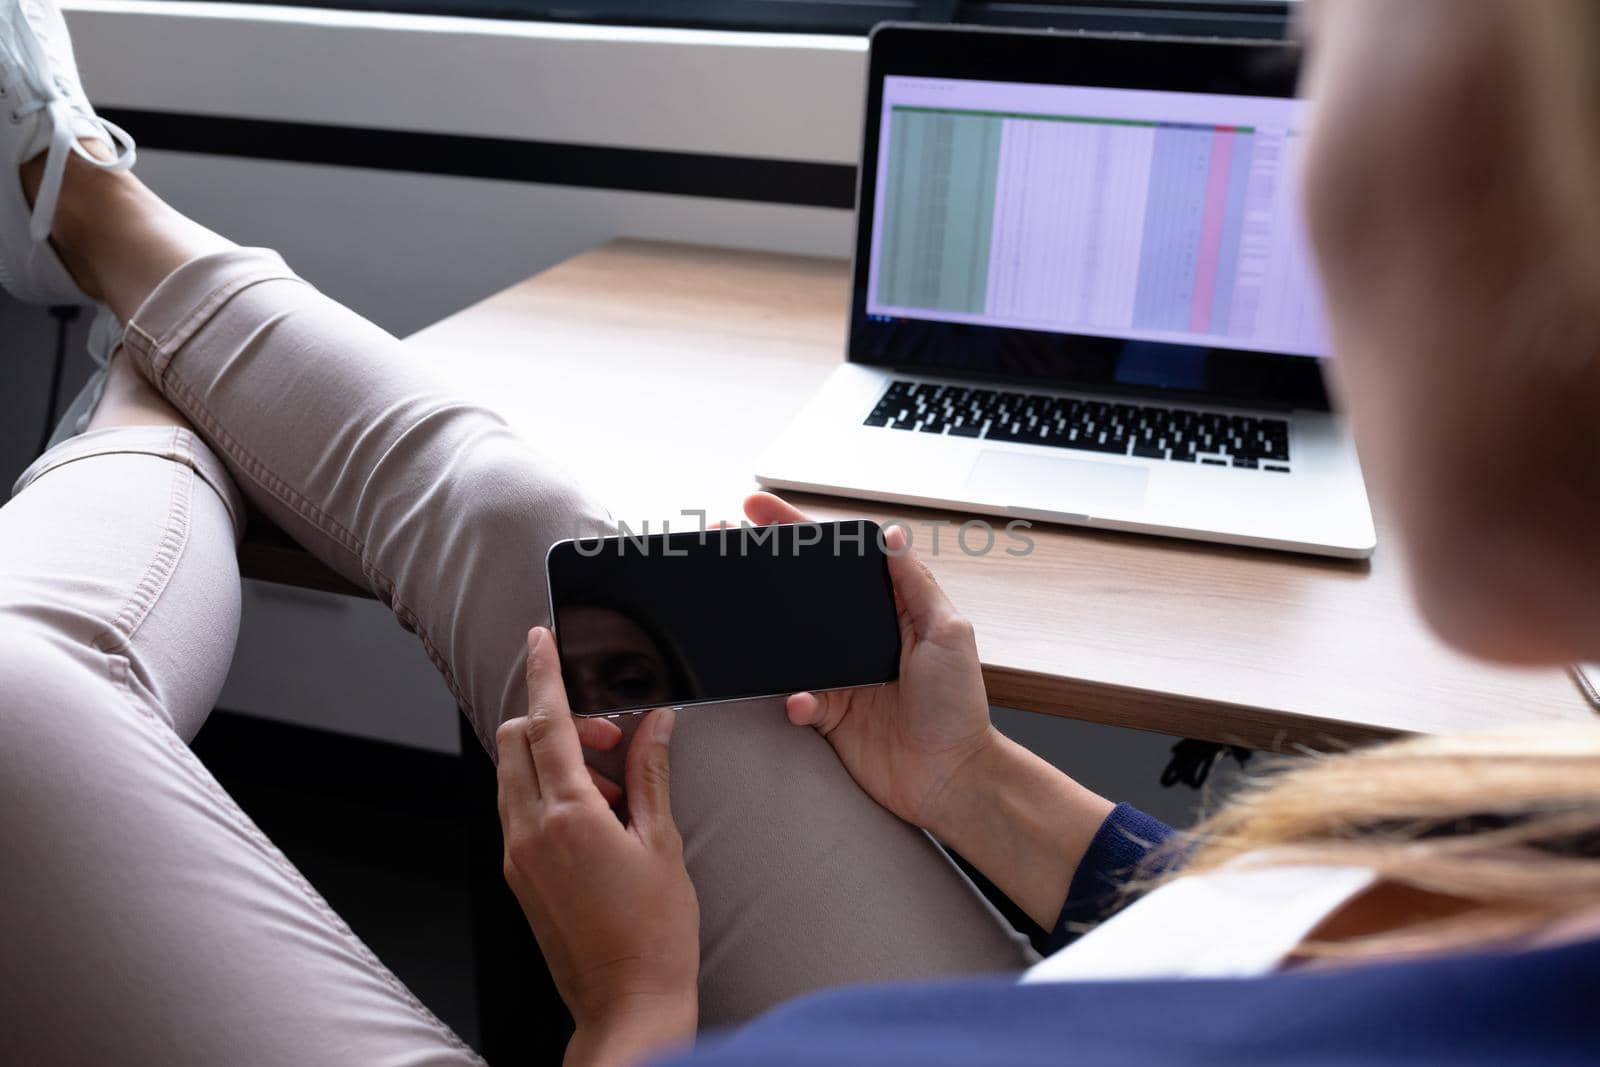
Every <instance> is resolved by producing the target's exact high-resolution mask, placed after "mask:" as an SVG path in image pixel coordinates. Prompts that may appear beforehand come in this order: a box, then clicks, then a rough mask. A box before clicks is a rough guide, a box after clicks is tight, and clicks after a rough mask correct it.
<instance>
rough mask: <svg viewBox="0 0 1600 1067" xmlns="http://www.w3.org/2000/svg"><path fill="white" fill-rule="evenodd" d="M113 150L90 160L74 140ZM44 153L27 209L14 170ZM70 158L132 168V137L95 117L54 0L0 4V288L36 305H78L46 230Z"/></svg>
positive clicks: (79, 294)
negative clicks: (36, 190) (111, 155)
mask: <svg viewBox="0 0 1600 1067" xmlns="http://www.w3.org/2000/svg"><path fill="white" fill-rule="evenodd" d="M84 139H90V140H99V141H103V142H105V144H106V145H107V146H109V147H110V148H112V149H113V150H114V151H115V152H116V156H115V158H113V159H111V160H109V161H107V160H100V159H96V158H95V157H94V156H92V155H90V154H89V153H88V152H87V151H85V150H84V148H83V146H82V145H81V144H79V143H78V142H79V141H80V140H84ZM40 153H45V167H44V178H43V180H42V181H41V183H40V185H39V195H38V196H37V197H36V198H35V201H34V206H33V208H32V209H31V210H30V209H29V207H28V200H27V196H26V195H25V194H24V193H23V190H22V179H21V177H20V175H19V174H18V168H20V167H21V166H22V164H24V163H26V162H27V161H28V160H30V159H33V158H34V157H35V156H37V155H39V154H40ZM73 154H76V155H77V156H78V158H80V159H82V160H83V161H84V162H86V163H88V164H89V165H90V166H93V167H98V168H100V169H102V170H126V169H127V168H129V167H131V166H133V158H134V146H133V138H131V137H129V136H128V135H127V134H126V133H125V132H123V130H122V129H121V128H119V127H117V126H115V125H113V124H112V123H109V122H106V121H104V120H103V119H101V118H100V117H99V116H98V115H96V114H95V113H94V108H92V107H91V106H89V101H88V98H87V97H85V96H84V95H83V86H82V85H81V84H80V83H79V81H78V68H77V64H76V62H75V61H74V60H73V58H72V40H71V38H70V37H68V35H67V24H66V21H65V20H64V19H62V17H61V11H60V9H59V8H57V7H56V5H55V0H0V169H3V172H0V286H3V287H4V288H6V289H7V290H9V291H10V292H11V294H12V295H13V296H15V297H17V298H18V299H20V300H25V301H28V302H30V303H35V304H84V303H88V302H89V298H88V297H86V296H85V295H84V294H83V291H82V290H80V289H79V288H78V286H77V285H76V284H74V283H73V281H72V276H71V275H69V274H68V273H67V270H66V268H65V267H63V266H62V265H61V260H60V259H59V258H57V256H56V253H55V250H54V249H52V248H51V247H50V227H51V224H52V223H53V222H54V221H55V214H56V201H57V199H58V198H59V197H60V195H61V181H62V178H63V177H64V176H65V174H66V169H67V157H68V156H70V155H73Z"/></svg>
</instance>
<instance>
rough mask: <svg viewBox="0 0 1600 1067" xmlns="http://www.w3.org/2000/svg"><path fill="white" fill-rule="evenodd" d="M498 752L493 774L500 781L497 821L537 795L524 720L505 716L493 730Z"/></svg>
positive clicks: (536, 778)
mask: <svg viewBox="0 0 1600 1067" xmlns="http://www.w3.org/2000/svg"><path fill="white" fill-rule="evenodd" d="M494 741H495V749H496V750H497V752H498V753H499V759H498V760H497V761H496V762H497V763H498V764H499V766H498V768H497V771H496V777H497V778H498V779H499V782H500V821H501V823H505V821H506V816H507V815H510V814H512V813H514V812H518V811H522V810H524V809H526V808H527V806H528V805H529V804H531V803H533V802H534V801H536V800H538V799H539V778H538V776H537V775H535V774H534V773H533V753H532V752H529V751H528V720H527V719H526V718H523V717H520V716H519V717H518V718H515V719H507V720H506V721H505V722H503V723H501V724H500V728H499V729H498V730H496V731H495V734H494Z"/></svg>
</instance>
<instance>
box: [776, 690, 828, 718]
mask: <svg viewBox="0 0 1600 1067" xmlns="http://www.w3.org/2000/svg"><path fill="white" fill-rule="evenodd" d="M784 710H785V711H787V712H788V713H789V721H790V722H792V723H794V724H795V725H796V726H815V725H816V724H817V720H818V719H820V718H821V717H822V702H821V701H820V700H818V699H817V698H816V696H815V695H813V694H811V693H795V694H794V695H793V696H791V697H789V699H788V701H787V702H786V703H785V704H784Z"/></svg>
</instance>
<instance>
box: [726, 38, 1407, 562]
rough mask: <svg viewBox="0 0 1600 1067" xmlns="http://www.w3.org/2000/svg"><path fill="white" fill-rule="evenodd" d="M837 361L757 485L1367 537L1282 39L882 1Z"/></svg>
mask: <svg viewBox="0 0 1600 1067" xmlns="http://www.w3.org/2000/svg"><path fill="white" fill-rule="evenodd" d="M870 53H871V54H870V62H869V73H868V86H867V104H866V117H865V123H864V125H865V135H864V137H863V146H862V154H861V167H860V178H859V186H858V189H857V196H856V203H857V212H856V215H857V218H856V223H857V230H856V246H855V262H854V267H853V292H852V306H851V313H850V332H849V345H848V354H847V355H848V358H847V361H846V362H845V363H844V364H843V365H842V366H840V367H839V368H838V369H837V370H836V371H835V372H834V373H833V374H832V376H831V377H830V378H829V380H828V382H827V384H826V385H825V387H824V388H823V389H822V390H821V392H820V393H819V394H818V395H817V396H815V397H814V398H813V399H812V400H811V401H810V402H809V403H808V404H807V406H806V407H805V408H804V410H803V411H802V412H801V413H800V414H799V415H798V416H797V417H796V419H795V420H794V421H793V423H791V424H790V425H789V426H788V427H787V429H786V430H785V431H784V432H783V433H782V435H781V436H780V437H779V438H778V440H777V441H776V442H775V443H774V444H773V445H772V446H771V447H770V448H769V449H768V450H767V451H766V452H765V453H764V454H763V455H762V456H761V458H760V459H759V461H758V463H757V467H756V477H757V479H758V480H759V481H760V482H761V484H763V485H764V486H768V487H770V488H774V489H790V490H803V491H808V492H824V493H833V494H842V495H848V496H855V497H863V498H867V499H872V500H882V501H890V502H894V503H899V504H910V505H933V506H938V507H948V508H956V509H961V510H965V511H969V512H975V513H978V514H981V515H992V516H1000V517H1004V518H1006V519H1026V520H1030V521H1043V522H1056V523H1069V524H1073V525H1078V526H1089V527H1102V528H1105V529H1111V530H1125V531H1133V532H1137V533H1147V534H1163V535H1168V536H1176V537H1184V538H1193V539H1197V540H1202V541H1213V542H1222V543H1227V544H1238V545H1252V546H1257V547H1261V548H1269V549H1283V550H1289V551H1296V552H1308V553H1316V554H1320V555H1327V556H1340V557H1347V558H1364V557H1366V556H1369V555H1370V554H1371V553H1372V551H1373V548H1374V546H1375V543H1376V538H1375V535H1374V532H1373V526H1372V515H1371V511H1370V508H1369V506H1368V503H1367V495H1366V489H1365V486H1364V484H1363V482H1362V477H1361V469H1360V466H1359V465H1358V463H1357V460H1356V453H1355V449H1354V447H1353V445H1352V441H1351V437H1350V433H1349V430H1348V427H1347V426H1346V423H1345V422H1344V420H1343V419H1341V418H1340V417H1339V416H1338V415H1337V414H1335V413H1334V412H1332V411H1331V410H1330V407H1329V401H1328V395H1327V392H1326V390H1325V389H1324V386H1323V382H1322V375H1321V364H1322V361H1324V360H1326V359H1327V358H1328V356H1329V345H1328V330H1327V324H1326V321H1325V318H1324V314H1323V309H1322V306H1321V300H1320V297H1319V290H1318V285H1317V279H1316V276H1315V270H1314V267H1313V263H1312V259H1311V255H1310V250H1309V246H1308V242H1307V239H1306V234H1305V230H1304V226H1303V221H1302V218H1301V212H1300V205H1299V186H1300V167H1301V162H1302V159H1303V155H1304V141H1305V137H1304V133H1305V120H1306V113H1307V105H1306V103H1305V102H1304V101H1302V100H1298V99H1296V98H1295V85H1296V75H1297V71H1296V67H1297V63H1298V58H1299V57H1298V49H1297V48H1296V46H1294V45H1292V44H1289V43H1285V42H1277V41H1273V42H1262V41H1211V40H1205V41H1196V40H1176V39H1171V38H1149V37H1139V36H1105V35H1089V34H1072V35H1067V34H1052V33H1030V32H1020V31H1005V30H987V29H973V28H947V27H922V26H897V25H887V26H883V27H880V28H879V29H878V30H877V31H876V32H875V33H874V34H873V37H872V42H871V49H870Z"/></svg>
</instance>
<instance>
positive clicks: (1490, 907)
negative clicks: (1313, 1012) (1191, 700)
mask: <svg viewBox="0 0 1600 1067" xmlns="http://www.w3.org/2000/svg"><path fill="white" fill-rule="evenodd" d="M1308 759H1309V763H1304V764H1302V765H1300V766H1297V767H1295V768H1294V769H1293V770H1291V771H1289V772H1287V773H1278V774H1271V775H1268V776H1264V777H1261V778H1257V779H1255V780H1253V781H1251V782H1249V783H1248V784H1247V785H1245V786H1244V787H1243V788H1242V789H1241V790H1240V791H1239V792H1237V793H1236V794H1235V795H1234V796H1233V797H1231V798H1230V799H1229V801H1228V802H1227V803H1226V805H1225V806H1223V807H1222V809H1221V810H1220V811H1218V812H1217V813H1216V814H1215V815H1213V816H1212V817H1210V818H1209V819H1206V820H1204V821H1203V822H1202V823H1201V824H1200V825H1199V826H1198V827H1197V828H1196V830H1195V832H1194V833H1193V835H1191V836H1190V837H1189V838H1188V841H1189V845H1188V847H1189V848H1191V849H1192V853H1191V855H1190V856H1189V858H1188V860H1187V862H1185V863H1184V864H1183V866H1182V868H1181V870H1179V871H1178V872H1176V873H1177V874H1180V875H1181V874H1190V873H1196V872H1200V871H1206V870H1214V869H1216V868H1218V867H1221V866H1223V865H1225V864H1230V863H1241V862H1244V863H1248V862H1251V859H1252V857H1253V856H1259V857H1260V859H1261V861H1263V862H1271V863H1274V864H1278V863H1304V864H1334V865H1351V866H1362V867H1369V868H1372V869H1373V870H1374V871H1376V872H1377V873H1378V874H1379V875H1380V877H1381V878H1382V879H1383V880H1384V882H1386V883H1388V884H1390V885H1398V886H1403V887H1406V888H1409V889H1413V890H1418V891H1421V892H1422V893H1426V894H1433V895H1436V896H1441V897H1446V898H1450V899H1451V900H1452V901H1455V902H1459V904H1460V907H1457V908H1454V909H1452V910H1451V912H1450V913H1448V914H1445V915H1443V916H1442V917H1435V918H1429V919H1426V920H1424V921H1421V922H1419V923H1413V924H1410V925H1407V926H1405V927H1404V928H1403V929H1397V930H1393V931H1386V932H1382V933H1377V934H1372V935H1370V936H1365V937H1360V938H1355V939H1352V940H1350V941H1348V942H1344V943H1341V944H1339V945H1337V946H1335V945H1316V944H1311V945H1308V946H1306V947H1305V948H1306V950H1309V951H1311V952H1315V953H1320V954H1341V955H1356V956H1359V955H1371V954H1388V953H1392V952H1403V951H1416V950H1420V949H1440V948H1450V947H1464V946H1467V945H1474V944H1484V943H1487V942H1494V941H1503V940H1507V939H1512V938H1517V937H1520V936H1523V935H1526V934H1529V933H1532V932H1534V931H1536V930H1538V929H1540V928H1542V927H1545V926H1548V925H1550V924H1551V923H1554V922H1557V921H1559V920H1561V919H1563V918H1565V917H1568V916H1572V915H1575V914H1577V913H1580V912H1584V911H1588V910H1589V909H1593V908H1600V723H1594V724H1590V723H1578V724H1570V725H1560V726H1540V727H1528V728H1522V729H1518V730H1509V731H1502V732H1495V733H1485V734H1474V735H1464V736H1454V737H1418V738H1409V739H1406V740H1402V741H1395V742H1390V743H1388V744H1383V745H1378V746H1375V747H1373V748H1370V749H1365V750H1362V751H1358V752H1351V753H1346V754H1342V755H1335V756H1315V757H1308Z"/></svg>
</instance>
